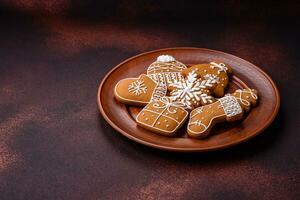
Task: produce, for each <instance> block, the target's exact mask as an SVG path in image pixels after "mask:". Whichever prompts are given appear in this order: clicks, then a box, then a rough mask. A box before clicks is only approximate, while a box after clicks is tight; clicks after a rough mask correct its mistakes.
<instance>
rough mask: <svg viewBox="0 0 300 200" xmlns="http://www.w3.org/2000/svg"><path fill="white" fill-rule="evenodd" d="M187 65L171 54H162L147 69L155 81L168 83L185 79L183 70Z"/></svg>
mask: <svg viewBox="0 0 300 200" xmlns="http://www.w3.org/2000/svg"><path fill="white" fill-rule="evenodd" d="M186 68H187V67H186V66H185V65H184V64H183V63H181V62H179V61H177V60H175V58H174V57H172V56H170V55H161V56H158V57H157V60H156V61H155V62H153V63H152V64H151V65H150V66H149V67H148V69H147V75H148V76H149V77H150V78H152V79H153V80H154V81H155V82H157V83H160V84H166V85H167V86H168V85H169V84H171V83H174V81H180V80H182V79H183V76H182V73H181V72H182V71H183V70H184V69H186Z"/></svg>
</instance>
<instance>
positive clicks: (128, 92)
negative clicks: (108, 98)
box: [114, 74, 167, 106]
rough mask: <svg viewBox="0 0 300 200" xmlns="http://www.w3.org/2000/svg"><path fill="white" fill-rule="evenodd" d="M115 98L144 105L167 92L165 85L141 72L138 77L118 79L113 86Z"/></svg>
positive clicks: (132, 103)
mask: <svg viewBox="0 0 300 200" xmlns="http://www.w3.org/2000/svg"><path fill="white" fill-rule="evenodd" d="M114 93H115V98H116V99H117V100H118V101H120V102H122V103H124V104H128V105H135V106H145V105H147V104H148V103H149V102H150V101H157V100H159V99H160V98H161V97H163V96H165V95H166V93H167V87H166V86H165V85H161V84H158V83H156V82H155V81H153V80H152V79H151V78H149V77H148V76H147V75H145V74H142V75H140V76H139V77H138V78H126V79H122V80H120V81H119V82H118V83H117V85H116V86H115V90H114Z"/></svg>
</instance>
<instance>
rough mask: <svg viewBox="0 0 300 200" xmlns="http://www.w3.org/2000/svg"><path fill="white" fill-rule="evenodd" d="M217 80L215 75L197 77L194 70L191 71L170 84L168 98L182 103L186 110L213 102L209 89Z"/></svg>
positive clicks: (211, 88)
mask: <svg viewBox="0 0 300 200" xmlns="http://www.w3.org/2000/svg"><path fill="white" fill-rule="evenodd" d="M217 81H218V79H217V78H215V77H205V78H203V79H201V78H200V79H198V78H197V74H196V72H195V71H191V72H189V74H188V75H187V77H186V78H185V79H183V80H180V81H175V82H174V83H172V84H170V88H172V90H171V92H170V99H171V100H172V101H176V102H182V103H184V104H185V108H186V109H187V110H192V109H194V108H197V107H199V106H201V105H206V104H210V103H213V102H214V97H212V96H211V90H213V88H214V87H215V86H216V84H217Z"/></svg>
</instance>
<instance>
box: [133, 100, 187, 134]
mask: <svg viewBox="0 0 300 200" xmlns="http://www.w3.org/2000/svg"><path fill="white" fill-rule="evenodd" d="M184 106H185V105H184V104H183V103H181V102H172V100H171V99H170V98H169V97H162V98H161V99H160V100H159V101H156V102H150V103H149V104H148V105H146V106H145V107H144V108H143V109H142V110H141V111H140V113H139V114H138V115H137V117H136V122H137V124H138V125H139V126H141V127H143V128H145V129H147V130H150V131H152V132H155V133H158V134H161V135H166V136H172V135H174V134H175V132H176V131H177V130H178V129H179V128H180V127H181V126H182V124H183V123H184V122H185V121H186V119H187V117H188V112H187V111H186V110H185V109H184Z"/></svg>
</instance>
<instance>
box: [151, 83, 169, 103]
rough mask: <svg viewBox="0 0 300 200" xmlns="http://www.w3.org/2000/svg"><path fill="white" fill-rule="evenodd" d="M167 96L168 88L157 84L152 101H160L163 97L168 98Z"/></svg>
mask: <svg viewBox="0 0 300 200" xmlns="http://www.w3.org/2000/svg"><path fill="white" fill-rule="evenodd" d="M166 94H167V86H166V85H164V84H160V83H157V85H156V87H155V89H154V91H153V94H152V97H151V101H158V100H159V99H160V98H161V97H164V96H166Z"/></svg>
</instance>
